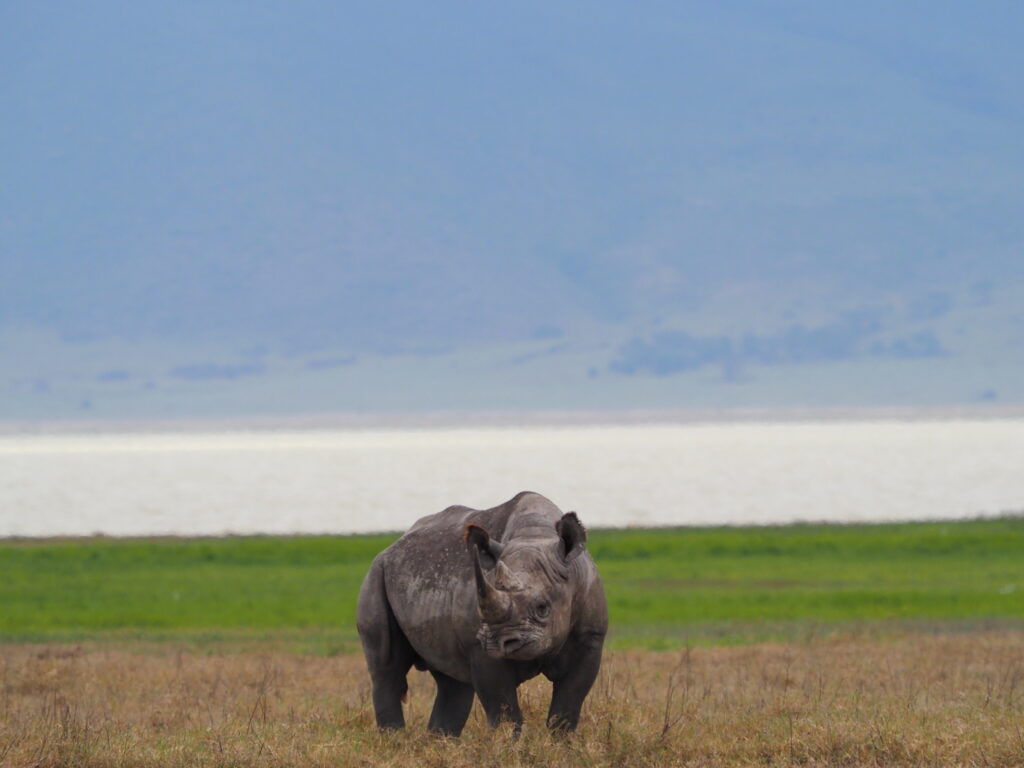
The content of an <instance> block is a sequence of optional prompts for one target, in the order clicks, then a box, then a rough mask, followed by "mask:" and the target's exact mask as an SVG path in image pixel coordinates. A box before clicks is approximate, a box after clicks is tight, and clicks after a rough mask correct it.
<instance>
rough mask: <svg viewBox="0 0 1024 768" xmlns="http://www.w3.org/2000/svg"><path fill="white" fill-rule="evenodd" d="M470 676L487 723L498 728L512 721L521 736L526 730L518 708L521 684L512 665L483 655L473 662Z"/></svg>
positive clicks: (517, 733)
mask: <svg viewBox="0 0 1024 768" xmlns="http://www.w3.org/2000/svg"><path fill="white" fill-rule="evenodd" d="M470 673H471V674H472V676H473V688H474V689H475V690H476V695H477V696H479V697H480V703H481V704H482V705H483V708H484V712H485V713H486V714H487V724H488V725H489V726H491V728H497V727H498V726H499V725H500V724H501V722H502V721H503V720H510V721H512V722H513V723H515V735H516V736H517V737H518V736H519V734H520V732H521V731H522V729H523V712H522V710H520V709H519V695H518V694H517V693H516V687H517V685H518V681H517V680H516V674H515V670H514V669H513V667H512V665H511V664H509V663H507V662H504V661H501V660H500V659H491V658H489V657H487V656H484V655H483V654H481V655H479V656H477V657H476V658H475V659H473V660H472V662H471V663H470Z"/></svg>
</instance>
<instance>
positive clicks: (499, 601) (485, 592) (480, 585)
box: [473, 548, 512, 624]
mask: <svg viewBox="0 0 1024 768" xmlns="http://www.w3.org/2000/svg"><path fill="white" fill-rule="evenodd" d="M473 575H474V576H475V577H476V595H477V604H478V605H479V607H480V618H481V619H483V620H484V623H485V624H497V623H499V622H501V621H503V620H504V619H506V618H508V615H509V613H510V612H511V608H512V598H511V596H510V595H508V594H507V593H505V592H502V591H501V590H499V589H498V588H497V587H495V586H494V585H493V584H492V583H491V581H490V579H488V578H487V574H485V573H484V570H483V568H482V567H481V566H480V552H479V550H477V549H475V548H474V551H473Z"/></svg>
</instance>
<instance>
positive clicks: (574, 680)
mask: <svg viewBox="0 0 1024 768" xmlns="http://www.w3.org/2000/svg"><path fill="white" fill-rule="evenodd" d="M603 646H604V636H603V635H593V636H590V637H587V638H585V639H583V640H581V641H580V642H578V643H573V644H572V645H571V647H570V649H568V651H569V652H568V653H567V652H566V651H563V652H562V654H561V656H562V658H561V659H560V663H559V664H557V665H556V666H555V668H554V669H552V670H551V672H550V673H549V674H548V677H549V679H550V680H551V681H552V683H553V684H554V685H553V690H552V692H551V707H550V709H548V727H549V728H551V729H553V730H558V731H574V730H576V726H577V725H578V724H579V721H580V709H582V707H583V700H584V699H585V698H587V694H588V693H590V689H591V688H592V687H593V685H594V680H596V679H597V673H598V670H600V669H601V650H602V648H603Z"/></svg>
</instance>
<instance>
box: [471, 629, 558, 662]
mask: <svg viewBox="0 0 1024 768" xmlns="http://www.w3.org/2000/svg"><path fill="white" fill-rule="evenodd" d="M477 639H478V640H479V641H480V645H481V646H483V649H484V652H485V653H486V654H487V655H488V656H490V657H491V658H494V659H514V660H520V661H526V660H529V659H534V658H536V657H537V656H540V655H541V653H542V652H543V651H542V648H541V647H540V643H539V640H540V638H539V637H537V636H536V634H535V633H533V632H523V631H518V630H512V631H504V632H501V631H499V632H492V631H491V630H490V628H489V627H488V626H487V625H486V624H485V625H484V626H482V627H480V631H479V632H478V633H477Z"/></svg>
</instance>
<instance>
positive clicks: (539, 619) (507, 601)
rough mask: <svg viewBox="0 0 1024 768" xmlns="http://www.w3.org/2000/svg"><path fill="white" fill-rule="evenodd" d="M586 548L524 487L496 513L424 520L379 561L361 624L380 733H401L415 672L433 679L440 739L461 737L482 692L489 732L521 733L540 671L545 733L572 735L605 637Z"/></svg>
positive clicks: (367, 586) (451, 513)
mask: <svg viewBox="0 0 1024 768" xmlns="http://www.w3.org/2000/svg"><path fill="white" fill-rule="evenodd" d="M586 540H587V534H586V530H585V529H584V527H583V525H582V524H581V523H580V521H579V518H578V517H577V516H576V513H575V512H569V513H567V514H562V512H561V511H560V510H559V509H558V507H556V506H555V505H554V504H553V503H552V502H551V501H549V500H548V499H546V498H544V497H543V496H541V495H540V494H537V493H532V492H529V491H524V492H523V493H520V494H518V495H517V496H515V497H514V498H512V499H510V500H509V501H506V502H505V503H504V504H501V505H499V506H497V507H493V508H491V509H485V510H477V509H470V508H468V507H462V506H453V507H448V508H447V509H445V510H444V511H442V512H438V513H436V514H433V515H428V516H427V517H423V518H421V519H419V520H417V521H416V523H415V524H414V525H413V526H412V527H411V528H410V529H409V530H408V532H406V533H405V534H404V535H403V536H402V537H401V538H399V539H398V541H396V542H395V543H394V544H392V545H391V546H390V547H388V548H387V549H385V550H384V551H383V552H381V553H380V554H379V555H377V557H376V558H375V559H374V561H373V564H372V565H371V566H370V570H369V573H367V575H366V579H365V580H364V581H363V585H362V588H361V589H360V592H359V605H358V611H357V622H356V623H357V627H358V630H359V637H360V640H361V641H362V645H363V651H364V653H365V655H366V663H367V666H368V667H369V672H370V679H371V682H372V685H373V709H374V714H375V715H376V719H377V726H378V727H379V728H382V729H392V728H402V727H404V725H405V717H404V715H403V712H402V703H403V702H404V701H405V697H406V692H407V691H408V684H407V681H406V676H407V674H408V672H409V669H410V668H411V667H416V669H418V670H426V671H429V672H430V674H431V675H432V676H433V677H434V681H435V682H436V683H437V696H436V698H435V699H434V706H433V709H432V711H431V713H430V720H429V722H428V728H429V729H430V730H431V731H434V732H435V733H439V734H444V735H447V736H459V735H460V734H461V733H462V729H463V726H464V725H465V724H466V720H467V718H468V717H469V712H470V709H471V708H472V706H473V697H474V695H476V696H478V697H479V698H480V703H481V704H482V705H483V708H484V712H485V713H486V715H487V722H488V724H489V725H490V726H491V727H492V728H495V727H497V726H498V725H499V724H500V723H501V722H503V721H506V720H510V721H511V722H512V723H514V732H515V734H517V735H518V733H519V732H520V730H521V728H522V724H523V713H522V711H521V710H520V708H519V699H518V695H517V692H516V689H517V688H518V686H519V684H520V683H522V682H523V681H524V680H529V679H530V678H532V677H536V676H537V675H538V674H543V675H544V676H545V677H547V678H548V679H549V680H550V681H551V682H552V684H553V685H552V696H551V706H550V708H549V709H548V717H547V724H548V726H549V727H550V728H552V729H555V730H560V731H571V730H574V729H575V728H576V726H577V724H578V722H579V717H580V708H581V707H582V706H583V700H584V699H585V698H586V696H587V694H588V693H589V691H590V688H591V686H592V685H593V684H594V680H595V678H596V677H597V673H598V670H599V669H600V667H601V651H602V648H603V645H604V638H605V634H606V633H607V631H608V607H607V603H606V601H605V596H604V588H603V586H602V584H601V579H600V577H599V576H598V573H597V567H596V566H595V565H594V561H593V560H591V558H590V555H589V553H588V552H587V551H586Z"/></svg>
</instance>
